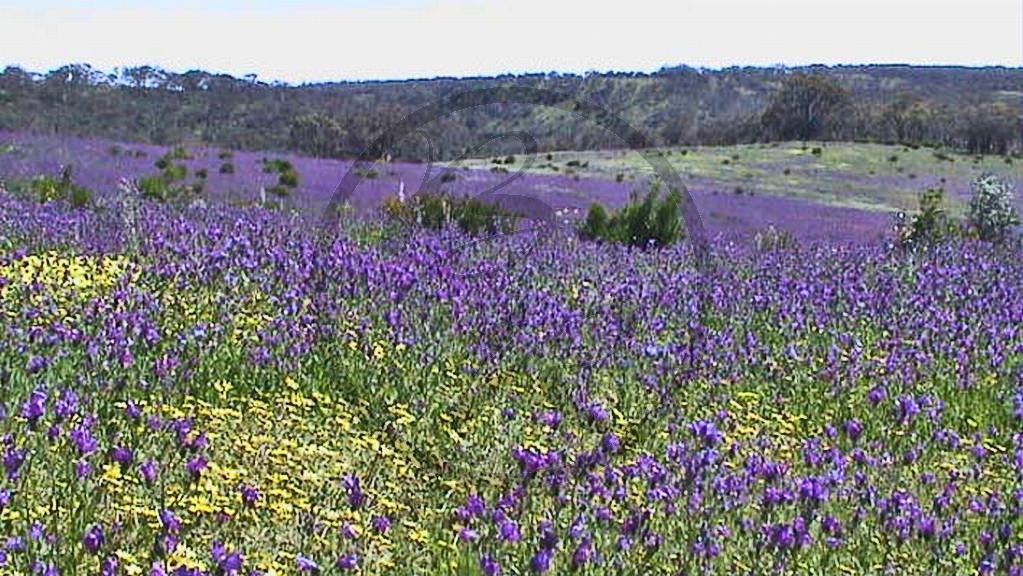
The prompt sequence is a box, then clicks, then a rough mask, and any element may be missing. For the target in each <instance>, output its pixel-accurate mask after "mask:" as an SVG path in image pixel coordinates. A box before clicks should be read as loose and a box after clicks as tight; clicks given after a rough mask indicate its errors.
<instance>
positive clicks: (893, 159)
mask: <svg viewBox="0 0 1023 576" xmlns="http://www.w3.org/2000/svg"><path fill="white" fill-rule="evenodd" d="M888 161H889V162H891V163H892V164H894V163H896V162H898V161H899V155H898V154H892V155H891V156H889V157H888Z"/></svg>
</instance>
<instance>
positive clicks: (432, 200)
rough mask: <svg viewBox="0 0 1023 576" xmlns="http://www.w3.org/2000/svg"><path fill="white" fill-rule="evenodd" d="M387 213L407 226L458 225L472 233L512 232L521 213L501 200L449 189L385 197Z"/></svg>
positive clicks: (435, 226)
mask: <svg viewBox="0 0 1023 576" xmlns="http://www.w3.org/2000/svg"><path fill="white" fill-rule="evenodd" d="M383 212H384V215H385V216H387V218H388V219H389V220H391V221H392V222H398V223H403V224H405V225H407V226H416V227H422V228H428V229H430V230H442V229H444V228H447V227H450V226H457V227H458V228H459V229H461V230H462V232H464V233H466V234H469V235H470V236H478V235H480V234H497V233H505V234H508V233H511V232H513V231H514V230H515V226H516V224H517V222H518V219H519V217H520V215H519V214H517V213H516V212H514V211H511V210H508V209H506V208H504V207H502V206H500V205H499V204H494V203H490V202H484V201H482V200H479V199H477V198H470V197H465V196H457V195H455V194H450V193H447V192H430V193H419V194H415V195H413V196H411V197H410V198H406V199H404V201H403V200H401V199H399V198H396V197H393V196H392V197H389V198H386V199H385V200H384V204H383Z"/></svg>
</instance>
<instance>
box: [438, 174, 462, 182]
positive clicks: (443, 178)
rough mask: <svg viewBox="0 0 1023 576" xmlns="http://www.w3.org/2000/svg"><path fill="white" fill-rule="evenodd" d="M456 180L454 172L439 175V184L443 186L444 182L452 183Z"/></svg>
mask: <svg viewBox="0 0 1023 576" xmlns="http://www.w3.org/2000/svg"><path fill="white" fill-rule="evenodd" d="M457 179H458V175H457V174H455V173H454V172H445V173H443V174H441V175H440V182H441V184H444V183H446V182H454V181H455V180H457Z"/></svg>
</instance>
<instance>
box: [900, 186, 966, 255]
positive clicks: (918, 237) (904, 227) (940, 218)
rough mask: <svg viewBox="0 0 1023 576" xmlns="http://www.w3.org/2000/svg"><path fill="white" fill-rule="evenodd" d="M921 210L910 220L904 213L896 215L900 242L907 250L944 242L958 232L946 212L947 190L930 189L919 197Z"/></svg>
mask: <svg viewBox="0 0 1023 576" xmlns="http://www.w3.org/2000/svg"><path fill="white" fill-rule="evenodd" d="M918 202H919V210H918V212H917V213H916V214H915V215H913V216H912V217H910V218H909V219H908V220H907V218H906V214H905V213H904V212H899V213H898V214H897V215H896V224H895V228H896V232H897V233H898V241H899V244H901V245H902V246H903V247H905V248H917V247H920V246H928V245H932V244H937V243H939V242H943V241H945V240H947V239H949V238H952V237H954V236H955V235H956V233H957V232H958V229H957V226H956V224H955V222H954V221H953V220H952V219H951V218H950V217H949V215H948V213H947V212H946V211H945V190H944V189H942V188H930V189H928V190H927V191H926V192H922V193H921V194H920V197H919V200H918Z"/></svg>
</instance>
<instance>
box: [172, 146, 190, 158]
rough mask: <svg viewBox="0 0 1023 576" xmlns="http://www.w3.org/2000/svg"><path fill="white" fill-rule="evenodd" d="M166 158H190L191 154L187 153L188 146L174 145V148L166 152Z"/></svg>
mask: <svg viewBox="0 0 1023 576" xmlns="http://www.w3.org/2000/svg"><path fill="white" fill-rule="evenodd" d="M167 158H169V159H171V160H191V159H192V155H191V153H189V151H188V148H185V147H184V146H175V147H174V149H172V150H171V151H170V152H168V153H167Z"/></svg>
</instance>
